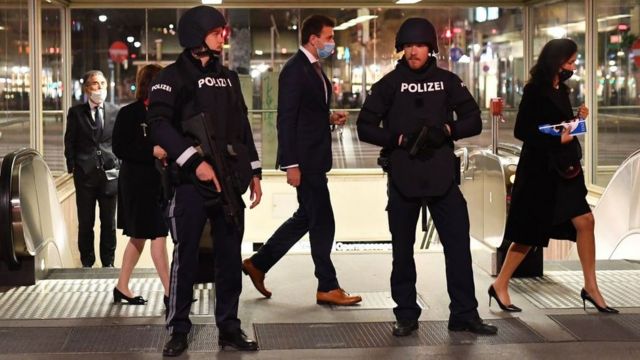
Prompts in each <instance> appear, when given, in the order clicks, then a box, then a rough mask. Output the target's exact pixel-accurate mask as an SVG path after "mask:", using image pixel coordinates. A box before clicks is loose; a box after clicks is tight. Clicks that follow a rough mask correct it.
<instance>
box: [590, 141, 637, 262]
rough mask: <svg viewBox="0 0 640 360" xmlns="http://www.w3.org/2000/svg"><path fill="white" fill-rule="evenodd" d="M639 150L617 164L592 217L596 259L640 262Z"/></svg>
mask: <svg viewBox="0 0 640 360" xmlns="http://www.w3.org/2000/svg"><path fill="white" fill-rule="evenodd" d="M639 203H640V149H639V150H636V151H635V152H634V153H633V154H631V156H629V157H628V158H627V159H626V160H625V161H623V162H622V164H620V167H618V169H617V170H616V172H615V174H614V175H613V177H612V178H611V181H610V182H609V185H607V188H606V189H605V190H604V192H603V193H602V196H601V197H600V200H599V201H598V204H597V205H596V208H595V210H594V211H593V216H594V217H595V221H596V224H595V237H596V259H626V260H640V246H638V245H640V204H639Z"/></svg>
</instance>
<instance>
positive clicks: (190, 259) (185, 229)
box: [167, 184, 243, 334]
mask: <svg viewBox="0 0 640 360" xmlns="http://www.w3.org/2000/svg"><path fill="white" fill-rule="evenodd" d="M167 213H168V221H169V229H170V230H171V236H172V238H173V243H174V248H173V261H172V262H171V274H170V276H171V280H170V285H169V311H168V313H167V328H168V329H169V332H170V333H171V334H173V333H188V332H189V331H190V330H191V320H189V311H190V309H191V303H192V301H191V300H192V299H193V284H194V282H195V279H196V274H197V272H198V249H199V244H200V237H201V235H202V230H203V228H204V225H205V223H206V221H207V219H209V221H210V222H211V236H212V237H213V239H214V240H213V241H214V242H213V247H214V254H215V255H214V256H215V283H216V309H215V318H216V325H217V326H218V329H219V330H220V332H232V331H236V330H237V329H240V319H238V299H239V298H240V292H242V258H241V255H240V250H241V242H242V235H243V234H242V231H241V230H239V229H238V228H237V227H236V226H234V225H231V224H228V223H227V222H226V221H225V219H224V214H223V212H222V207H219V208H216V209H213V210H210V211H206V210H205V207H204V201H203V199H202V197H201V196H200V194H199V193H198V192H197V190H196V188H195V187H194V186H193V185H191V184H182V185H179V186H178V187H177V188H176V191H175V194H174V197H173V199H172V200H171V202H170V203H169V205H168V206H167Z"/></svg>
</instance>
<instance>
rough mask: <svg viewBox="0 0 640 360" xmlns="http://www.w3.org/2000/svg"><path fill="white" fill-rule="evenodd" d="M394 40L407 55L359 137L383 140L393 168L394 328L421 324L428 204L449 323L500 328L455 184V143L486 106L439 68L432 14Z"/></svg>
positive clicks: (367, 112) (381, 89)
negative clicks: (419, 232) (477, 273)
mask: <svg viewBox="0 0 640 360" xmlns="http://www.w3.org/2000/svg"><path fill="white" fill-rule="evenodd" d="M395 47H396V51H398V52H400V51H404V56H403V57H402V58H401V59H400V60H399V61H398V64H397V66H396V68H395V69H394V70H393V71H391V72H390V73H388V74H387V75H385V76H384V77H383V78H382V79H381V80H380V81H378V82H377V83H375V84H374V85H373V87H372V88H371V95H369V96H368V97H367V99H366V101H365V103H364V105H363V107H362V111H361V112H360V116H359V118H358V122H357V125H358V136H359V137H360V140H362V141H365V142H369V143H372V144H375V145H379V146H382V148H383V150H382V152H381V155H382V156H381V163H382V164H381V165H382V166H383V168H384V169H385V171H387V172H388V175H389V182H388V191H387V193H388V197H389V200H388V204H387V212H388V220H389V230H390V231H391V239H392V246H393V267H392V272H391V294H392V297H393V300H394V301H395V303H396V304H397V306H396V307H395V308H394V310H393V312H394V314H395V317H396V323H395V325H394V328H393V335H395V336H407V335H410V334H411V333H412V332H413V331H415V330H416V329H418V318H419V316H420V313H421V309H420V307H419V306H418V304H417V302H416V300H417V299H416V296H417V294H416V267H415V262H414V258H413V248H414V242H415V233H416V223H417V221H418V218H419V215H420V210H421V208H423V207H425V206H426V207H428V208H429V213H430V214H431V216H432V217H433V222H434V224H435V226H436V229H437V231H438V233H439V235H440V239H441V242H442V245H443V247H444V256H445V264H446V277H447V291H448V293H449V298H450V301H451V303H450V305H449V309H450V315H449V324H448V328H449V330H450V331H470V332H473V333H476V334H487V335H490V334H495V333H496V332H497V328H496V327H495V326H492V325H489V324H485V323H484V322H483V321H482V320H481V319H480V317H479V315H478V311H477V307H478V302H477V300H476V298H475V289H474V283H473V272H472V268H471V251H470V248H469V246H470V238H469V216H468V212H467V205H466V201H465V199H464V197H463V196H462V193H461V192H460V189H459V188H458V186H457V184H456V172H458V173H459V165H458V163H457V161H456V157H455V154H454V148H453V140H458V139H462V138H466V137H470V136H474V135H477V134H479V133H480V132H481V131H482V120H481V117H480V109H479V107H478V104H477V103H476V102H475V100H474V99H473V97H472V96H471V94H470V93H469V91H468V90H467V88H466V87H465V85H464V83H463V82H462V81H461V80H460V78H459V77H458V76H457V75H455V74H453V73H452V72H450V71H447V70H443V69H440V68H438V66H437V60H436V58H435V57H434V56H431V55H432V54H435V53H438V44H437V37H436V31H435V28H434V27H433V25H432V24H431V23H430V22H429V21H428V20H426V19H423V18H410V19H407V20H406V21H405V22H404V23H403V24H402V25H401V26H400V30H399V31H398V33H397V35H396V43H395ZM453 113H455V114H456V117H457V119H456V120H455V121H454V120H453ZM381 122H382V127H380V123H381ZM423 211H424V210H423ZM423 216H424V215H423Z"/></svg>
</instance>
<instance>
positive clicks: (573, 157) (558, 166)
mask: <svg viewBox="0 0 640 360" xmlns="http://www.w3.org/2000/svg"><path fill="white" fill-rule="evenodd" d="M580 159H582V149H581V148H580V143H579V142H578V141H576V140H574V141H571V142H570V143H568V144H563V145H561V146H560V147H558V148H554V149H552V150H551V151H550V153H549V161H550V163H551V167H552V168H553V169H554V170H555V171H556V172H557V173H558V175H560V177H562V178H563V179H573V178H575V177H576V176H578V175H579V174H580V172H582V165H580Z"/></svg>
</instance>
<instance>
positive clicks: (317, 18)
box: [302, 15, 336, 45]
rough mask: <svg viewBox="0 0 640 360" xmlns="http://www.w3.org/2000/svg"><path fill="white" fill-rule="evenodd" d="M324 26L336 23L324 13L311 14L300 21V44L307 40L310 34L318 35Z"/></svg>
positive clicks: (332, 25)
mask: <svg viewBox="0 0 640 360" xmlns="http://www.w3.org/2000/svg"><path fill="white" fill-rule="evenodd" d="M325 26H328V27H331V28H333V27H335V26H336V23H335V22H334V21H333V20H331V19H330V18H328V17H326V16H324V15H311V16H309V17H308V18H306V19H304V21H303V22H302V45H306V44H307V43H308V42H309V38H310V37H311V35H315V36H320V33H321V32H322V28H324V27H325Z"/></svg>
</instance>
